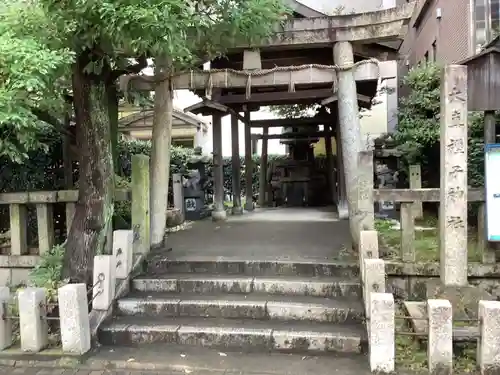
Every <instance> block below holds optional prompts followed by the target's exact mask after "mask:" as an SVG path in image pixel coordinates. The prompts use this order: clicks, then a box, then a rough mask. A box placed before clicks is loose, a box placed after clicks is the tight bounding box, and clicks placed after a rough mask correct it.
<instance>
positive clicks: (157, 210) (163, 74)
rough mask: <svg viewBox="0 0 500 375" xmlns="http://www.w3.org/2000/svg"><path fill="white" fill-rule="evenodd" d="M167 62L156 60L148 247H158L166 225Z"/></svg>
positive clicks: (169, 113)
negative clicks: (158, 81)
mask: <svg viewBox="0 0 500 375" xmlns="http://www.w3.org/2000/svg"><path fill="white" fill-rule="evenodd" d="M169 73H170V72H169V65H168V62H167V61H165V60H163V59H160V58H158V59H157V60H156V72H155V75H156V78H157V79H158V78H159V79H160V80H162V81H161V82H160V83H158V84H157V85H156V87H155V105H154V118H153V141H152V147H151V173H150V176H151V177H150V178H151V246H152V247H161V246H162V245H163V239H164V237H165V229H166V225H167V206H168V187H169V186H168V185H169V178H170V145H171V140H172V112H173V96H172V94H173V93H172V87H171V82H170V80H169V79H168V78H167V77H168V74H169Z"/></svg>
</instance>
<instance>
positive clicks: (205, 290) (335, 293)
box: [132, 273, 361, 298]
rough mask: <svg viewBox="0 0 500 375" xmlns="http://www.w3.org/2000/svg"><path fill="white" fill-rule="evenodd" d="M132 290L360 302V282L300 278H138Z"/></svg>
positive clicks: (174, 276)
mask: <svg viewBox="0 0 500 375" xmlns="http://www.w3.org/2000/svg"><path fill="white" fill-rule="evenodd" d="M132 290H135V291H140V292H146V293H147V292H170V293H172V292H177V293H200V294H217V293H228V294H248V293H265V294H276V295H296V296H315V297H352V298H360V296H361V286H360V283H359V281H358V280H356V279H351V280H345V279H342V278H335V277H298V276H289V277H283V276H281V277H280V276H275V277H262V276H255V277H254V276H240V275H221V274H219V275H218V274H208V273H203V274H196V273H180V274H168V275H162V276H161V277H150V276H144V277H138V278H136V279H134V280H133V282H132Z"/></svg>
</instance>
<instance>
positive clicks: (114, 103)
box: [106, 80, 119, 173]
mask: <svg viewBox="0 0 500 375" xmlns="http://www.w3.org/2000/svg"><path fill="white" fill-rule="evenodd" d="M106 94H107V97H108V113H109V126H110V131H111V152H112V155H113V165H114V167H115V168H114V170H115V173H118V172H119V171H118V90H117V89H116V82H115V81H114V80H108V82H106Z"/></svg>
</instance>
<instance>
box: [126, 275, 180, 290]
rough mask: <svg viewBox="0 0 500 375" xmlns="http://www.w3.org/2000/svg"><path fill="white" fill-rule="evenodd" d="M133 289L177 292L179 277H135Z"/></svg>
mask: <svg viewBox="0 0 500 375" xmlns="http://www.w3.org/2000/svg"><path fill="white" fill-rule="evenodd" d="M132 289H133V290H136V291H139V292H163V293H169V292H177V291H178V289H179V288H178V284H177V279H142V278H141V279H139V278H137V279H134V280H132Z"/></svg>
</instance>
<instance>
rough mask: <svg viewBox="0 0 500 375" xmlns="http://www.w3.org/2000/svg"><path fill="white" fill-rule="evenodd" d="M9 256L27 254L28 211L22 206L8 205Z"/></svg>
mask: <svg viewBox="0 0 500 375" xmlns="http://www.w3.org/2000/svg"><path fill="white" fill-rule="evenodd" d="M9 213H10V241H11V245H10V246H11V248H10V251H11V255H26V254H28V210H27V208H26V206H25V205H23V204H11V205H9Z"/></svg>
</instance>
